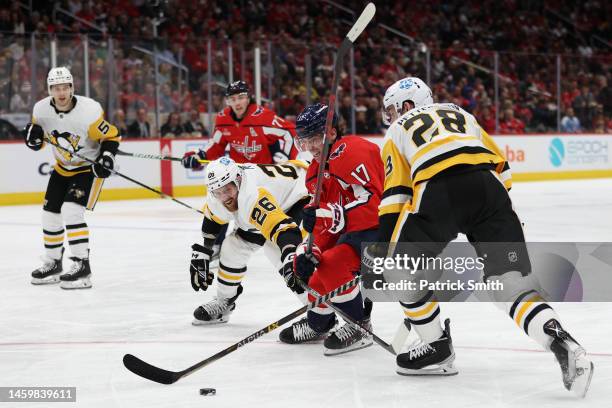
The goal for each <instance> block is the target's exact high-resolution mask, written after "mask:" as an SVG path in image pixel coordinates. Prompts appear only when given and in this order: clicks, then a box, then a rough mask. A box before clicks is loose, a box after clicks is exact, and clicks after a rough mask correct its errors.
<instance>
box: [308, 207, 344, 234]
mask: <svg viewBox="0 0 612 408" xmlns="http://www.w3.org/2000/svg"><path fill="white" fill-rule="evenodd" d="M317 222H318V223H319V225H320V226H322V227H323V229H324V230H327V231H329V232H331V233H332V234H338V233H340V232H342V231H343V230H344V227H345V226H346V222H345V219H344V208H343V207H342V206H341V205H340V204H337V203H321V206H320V208H315V207H312V206H306V207H304V209H303V210H302V225H303V226H304V229H305V230H306V231H308V232H311V233H312V232H313V231H314V229H315V224H316V223H317Z"/></svg>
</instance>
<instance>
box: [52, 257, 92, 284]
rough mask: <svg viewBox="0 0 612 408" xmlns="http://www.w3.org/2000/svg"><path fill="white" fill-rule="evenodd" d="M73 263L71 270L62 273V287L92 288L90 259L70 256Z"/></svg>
mask: <svg viewBox="0 0 612 408" xmlns="http://www.w3.org/2000/svg"><path fill="white" fill-rule="evenodd" d="M70 260H71V261H72V265H71V266H70V270H69V271H68V272H66V273H65V274H63V275H60V288H62V289H88V288H91V279H90V278H91V269H90V268H89V259H87V258H77V257H76V256H73V257H70Z"/></svg>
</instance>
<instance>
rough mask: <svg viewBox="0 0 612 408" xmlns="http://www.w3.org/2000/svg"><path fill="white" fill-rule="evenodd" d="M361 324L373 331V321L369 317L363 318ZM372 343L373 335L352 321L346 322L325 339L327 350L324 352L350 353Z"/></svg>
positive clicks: (326, 353) (332, 353) (334, 353)
mask: <svg viewBox="0 0 612 408" xmlns="http://www.w3.org/2000/svg"><path fill="white" fill-rule="evenodd" d="M361 325H362V326H363V327H365V328H366V329H368V330H370V331H372V323H371V322H370V319H369V318H368V319H364V320H362V321H361ZM372 343H373V340H372V336H371V335H370V334H369V333H366V332H364V331H363V330H360V329H359V328H357V327H355V326H354V325H353V324H352V323H344V325H343V326H342V327H340V328H339V329H338V330H336V331H334V332H333V333H332V334H331V335H330V336H329V337H328V338H326V339H325V342H324V343H323V345H324V346H325V351H324V352H323V354H325V355H326V356H334V355H336V354H343V353H348V352H350V351H355V350H360V349H362V348H366V347H369V346H371V345H372Z"/></svg>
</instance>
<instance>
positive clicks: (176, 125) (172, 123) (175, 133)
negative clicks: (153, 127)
mask: <svg viewBox="0 0 612 408" xmlns="http://www.w3.org/2000/svg"><path fill="white" fill-rule="evenodd" d="M184 135H185V129H183V125H181V115H180V114H179V113H178V112H172V113H171V114H170V115H168V120H167V121H166V123H164V124H163V126H162V127H161V137H168V138H175V137H183V136H184Z"/></svg>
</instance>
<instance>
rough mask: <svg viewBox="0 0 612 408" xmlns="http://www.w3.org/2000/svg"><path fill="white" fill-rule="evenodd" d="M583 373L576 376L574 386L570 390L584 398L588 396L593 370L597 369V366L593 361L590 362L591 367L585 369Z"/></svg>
mask: <svg viewBox="0 0 612 408" xmlns="http://www.w3.org/2000/svg"><path fill="white" fill-rule="evenodd" d="M583 370H584V371H586V372H583V373H582V374H580V375H578V376H576V378H575V379H574V382H573V383H572V386H571V387H570V391H572V392H573V393H574V394H576V395H577V396H579V397H580V398H584V397H585V396H586V393H587V391H588V390H589V386H590V385H591V379H592V378H593V371H594V370H595V366H594V365H593V362H590V368H588V369H584V368H583Z"/></svg>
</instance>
